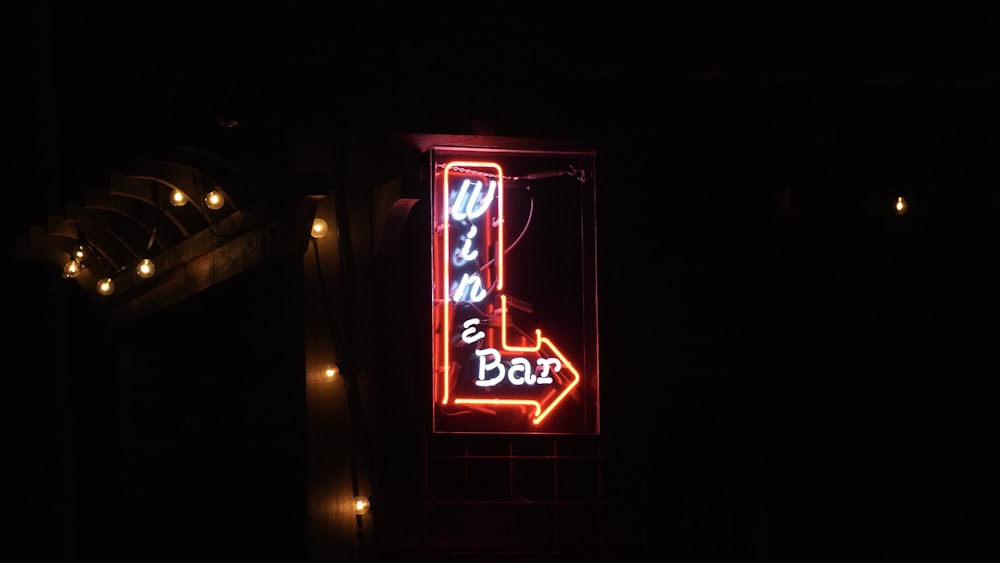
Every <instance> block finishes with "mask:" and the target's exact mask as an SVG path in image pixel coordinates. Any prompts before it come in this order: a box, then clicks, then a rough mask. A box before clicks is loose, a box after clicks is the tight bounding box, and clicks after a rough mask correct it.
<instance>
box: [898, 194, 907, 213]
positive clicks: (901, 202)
mask: <svg viewBox="0 0 1000 563" xmlns="http://www.w3.org/2000/svg"><path fill="white" fill-rule="evenodd" d="M909 208H910V204H908V203H907V202H906V199H904V198H903V196H899V197H897V198H896V205H895V209H896V215H902V214H903V213H906V210H907V209H909Z"/></svg>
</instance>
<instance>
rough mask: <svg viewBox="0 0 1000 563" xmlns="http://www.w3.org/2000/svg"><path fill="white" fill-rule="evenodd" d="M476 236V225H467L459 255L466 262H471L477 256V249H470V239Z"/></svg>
mask: <svg viewBox="0 0 1000 563" xmlns="http://www.w3.org/2000/svg"><path fill="white" fill-rule="evenodd" d="M475 236H476V226H475V225H472V226H470V227H469V232H468V233H467V234H466V235H465V245H464V246H463V247H462V253H461V257H462V258H463V259H464V260H465V261H466V262H472V261H473V260H475V259H476V256H479V250H478V249H475V250H473V249H472V239H473V238H475Z"/></svg>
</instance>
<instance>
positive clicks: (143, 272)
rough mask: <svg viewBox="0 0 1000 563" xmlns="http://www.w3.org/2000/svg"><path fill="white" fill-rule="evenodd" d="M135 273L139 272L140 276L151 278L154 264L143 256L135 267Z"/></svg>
mask: <svg viewBox="0 0 1000 563" xmlns="http://www.w3.org/2000/svg"><path fill="white" fill-rule="evenodd" d="M135 273H137V274H139V277H140V278H151V277H153V274H155V273H156V265H155V264H153V261H152V260H150V259H149V258H143V259H142V262H139V266H138V267H137V268H136V269H135Z"/></svg>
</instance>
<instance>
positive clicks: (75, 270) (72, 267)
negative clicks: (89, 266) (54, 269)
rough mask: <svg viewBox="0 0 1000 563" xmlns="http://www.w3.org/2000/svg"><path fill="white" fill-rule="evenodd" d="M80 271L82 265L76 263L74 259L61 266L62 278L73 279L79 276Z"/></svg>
mask: <svg viewBox="0 0 1000 563" xmlns="http://www.w3.org/2000/svg"><path fill="white" fill-rule="evenodd" d="M80 270H83V265H81V264H80V263H79V262H77V260H76V258H70V260H69V262H66V265H65V266H63V272H62V275H63V277H64V278H75V277H76V276H78V275H79V274H80Z"/></svg>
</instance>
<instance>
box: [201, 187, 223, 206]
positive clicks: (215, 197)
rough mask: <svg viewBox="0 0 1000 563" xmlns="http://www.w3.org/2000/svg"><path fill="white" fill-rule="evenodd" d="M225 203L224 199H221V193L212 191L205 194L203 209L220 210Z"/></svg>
mask: <svg viewBox="0 0 1000 563" xmlns="http://www.w3.org/2000/svg"><path fill="white" fill-rule="evenodd" d="M225 203H226V198H224V197H222V192H220V191H218V190H212V191H210V192H208V193H207V194H205V207H208V208H209V209H222V206H223V205H225Z"/></svg>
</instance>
